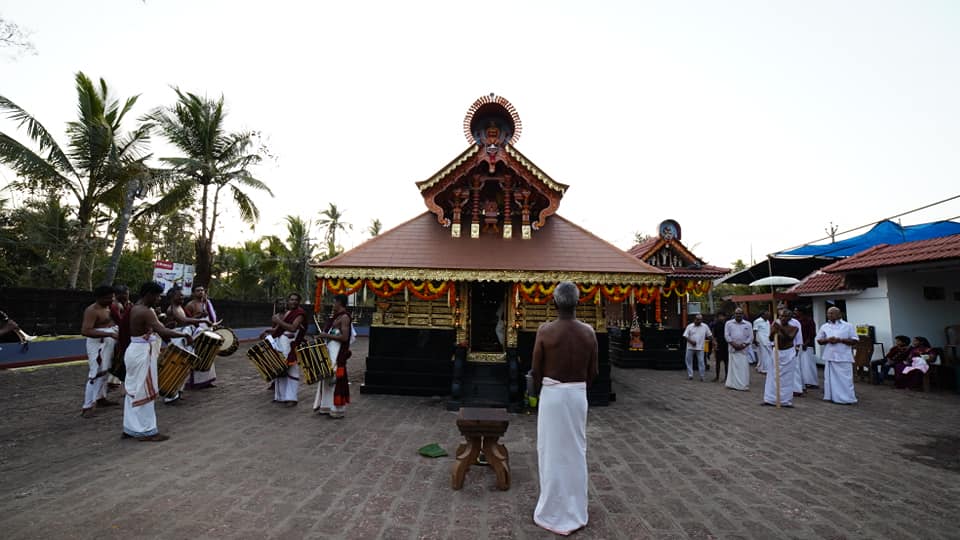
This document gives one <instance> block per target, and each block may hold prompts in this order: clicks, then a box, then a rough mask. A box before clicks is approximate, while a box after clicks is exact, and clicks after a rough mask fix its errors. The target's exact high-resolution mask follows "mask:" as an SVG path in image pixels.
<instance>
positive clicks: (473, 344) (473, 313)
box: [470, 281, 507, 353]
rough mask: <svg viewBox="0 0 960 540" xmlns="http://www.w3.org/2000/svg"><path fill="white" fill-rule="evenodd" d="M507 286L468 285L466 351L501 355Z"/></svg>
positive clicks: (488, 282)
mask: <svg viewBox="0 0 960 540" xmlns="http://www.w3.org/2000/svg"><path fill="white" fill-rule="evenodd" d="M506 300H507V284H506V283H495V282H490V281H480V282H474V283H472V284H471V286H470V351H471V352H475V353H503V352H504V351H505V349H504V343H505V339H506V310H507V306H506Z"/></svg>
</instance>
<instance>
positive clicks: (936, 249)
mask: <svg viewBox="0 0 960 540" xmlns="http://www.w3.org/2000/svg"><path fill="white" fill-rule="evenodd" d="M951 259H960V234H955V235H953V236H943V237H941V238H932V239H930V240H919V241H916V242H904V243H902V244H892V245H891V244H880V245H877V246H874V247H872V248H870V249H867V250H864V251H861V252H860V253H857V254H856V255H853V256H851V257H848V258H846V259H843V260H840V261H837V262H835V263H833V264H830V265H828V266H825V267H824V268H823V271H824V272H833V273H836V272H851V271H855V270H870V269H876V268H885V267H889V266H902V265H905V264H919V263H929V262H936V261H946V260H951Z"/></svg>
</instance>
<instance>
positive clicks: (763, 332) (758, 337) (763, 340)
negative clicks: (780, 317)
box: [753, 310, 773, 374]
mask: <svg viewBox="0 0 960 540" xmlns="http://www.w3.org/2000/svg"><path fill="white" fill-rule="evenodd" d="M769 317H770V312H769V311H766V310H765V311H764V312H763V313H761V314H760V316H759V317H757V319H756V320H755V321H753V336H754V337H753V344H754V346H755V347H756V351H757V373H763V374H766V373H767V370H768V369H773V343H770V321H769Z"/></svg>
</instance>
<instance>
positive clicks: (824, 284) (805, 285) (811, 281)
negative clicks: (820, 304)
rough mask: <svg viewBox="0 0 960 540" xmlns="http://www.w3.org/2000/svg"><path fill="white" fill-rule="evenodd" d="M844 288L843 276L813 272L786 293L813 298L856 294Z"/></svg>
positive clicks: (818, 271)
mask: <svg viewBox="0 0 960 540" xmlns="http://www.w3.org/2000/svg"><path fill="white" fill-rule="evenodd" d="M858 291H859V290H857V291H855V290H853V289H848V288H847V287H846V282H845V280H844V276H843V274H828V273H826V272H822V271H820V270H816V271H814V272H813V273H812V274H810V275H809V276H807V277H805V278H803V280H802V281H801V282H800V283H797V284H796V285H794V286H793V287H790V288H789V289H787V291H786V292H788V293H795V294H798V295H800V296H813V295H818V294H824V293H840V292H848V293H853V292H858Z"/></svg>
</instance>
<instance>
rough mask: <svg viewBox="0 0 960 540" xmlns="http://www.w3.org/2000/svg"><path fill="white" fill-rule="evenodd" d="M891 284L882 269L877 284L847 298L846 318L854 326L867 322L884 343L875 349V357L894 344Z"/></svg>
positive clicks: (879, 356)
mask: <svg viewBox="0 0 960 540" xmlns="http://www.w3.org/2000/svg"><path fill="white" fill-rule="evenodd" d="M888 287H889V284H888V282H887V277H886V275H884V273H883V272H882V271H881V272H879V273H878V275H877V286H876V287H870V288H868V289H864V291H863V292H862V293H860V294H858V295H856V296H849V297H847V298H846V303H847V313H846V314H845V315H846V320H847V322H849V323H850V324H852V325H854V326H858V325H861V324H867V325H871V326H873V327H874V330H875V331H876V338H877V342H878V343H883V349H881V348H880V346H877V347H876V348H875V349H874V351H873V358H875V359H876V358H882V357H883V352H884V351H889V350H890V347H891V345H892V344H893V336H894V335H896V334H894V333H893V330H892V328H893V325H892V320H891V310H890V301H889V291H888Z"/></svg>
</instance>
